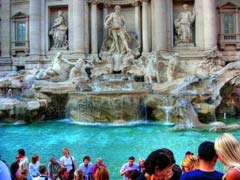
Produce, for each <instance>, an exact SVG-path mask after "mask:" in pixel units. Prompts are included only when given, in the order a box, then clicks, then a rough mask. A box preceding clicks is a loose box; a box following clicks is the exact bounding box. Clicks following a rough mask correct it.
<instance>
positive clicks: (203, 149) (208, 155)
mask: <svg viewBox="0 0 240 180" xmlns="http://www.w3.org/2000/svg"><path fill="white" fill-rule="evenodd" d="M198 159H200V160H203V161H205V162H211V161H213V160H214V161H215V160H216V159H217V154H216V151H215V149H214V143H213V142H210V141H204V142H202V143H201V144H200V145H199V147H198Z"/></svg>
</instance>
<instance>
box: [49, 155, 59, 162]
mask: <svg viewBox="0 0 240 180" xmlns="http://www.w3.org/2000/svg"><path fill="white" fill-rule="evenodd" d="M49 161H50V162H51V163H52V164H55V163H56V162H57V161H56V159H55V157H53V156H52V157H50V159H49Z"/></svg>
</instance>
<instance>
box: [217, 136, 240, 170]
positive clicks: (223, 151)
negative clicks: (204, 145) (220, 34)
mask: <svg viewBox="0 0 240 180" xmlns="http://www.w3.org/2000/svg"><path fill="white" fill-rule="evenodd" d="M214 147H215V150H216V152H217V154H219V155H220V156H221V157H222V158H223V161H224V166H226V167H232V166H240V144H239V142H238V140H237V139H236V138H235V137H234V136H233V135H232V134H230V133H224V134H222V135H220V136H219V137H217V138H216V140H215V145H214Z"/></svg>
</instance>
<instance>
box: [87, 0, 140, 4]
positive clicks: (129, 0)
mask: <svg viewBox="0 0 240 180" xmlns="http://www.w3.org/2000/svg"><path fill="white" fill-rule="evenodd" d="M141 1H142V0H88V2H89V3H99V4H102V3H103V4H109V5H128V4H135V3H138V2H141Z"/></svg>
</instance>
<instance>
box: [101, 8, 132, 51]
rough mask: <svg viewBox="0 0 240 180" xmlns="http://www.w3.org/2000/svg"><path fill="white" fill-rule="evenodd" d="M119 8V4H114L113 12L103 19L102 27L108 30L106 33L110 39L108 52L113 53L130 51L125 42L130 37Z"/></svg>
mask: <svg viewBox="0 0 240 180" xmlns="http://www.w3.org/2000/svg"><path fill="white" fill-rule="evenodd" d="M120 10H121V7H120V6H115V12H113V13H111V14H110V15H108V16H106V17H105V20H104V27H105V28H106V29H107V30H108V35H109V37H110V38H111V40H112V41H111V45H110V49H109V52H110V53H113V54H114V53H117V54H125V53H127V52H128V51H130V48H129V45H128V42H127V39H129V38H130V37H129V35H128V33H127V31H126V28H125V19H124V16H122V15H121V13H120Z"/></svg>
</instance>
